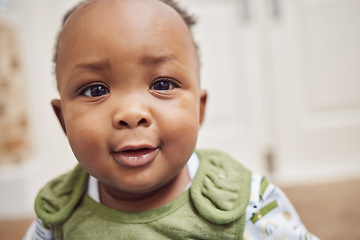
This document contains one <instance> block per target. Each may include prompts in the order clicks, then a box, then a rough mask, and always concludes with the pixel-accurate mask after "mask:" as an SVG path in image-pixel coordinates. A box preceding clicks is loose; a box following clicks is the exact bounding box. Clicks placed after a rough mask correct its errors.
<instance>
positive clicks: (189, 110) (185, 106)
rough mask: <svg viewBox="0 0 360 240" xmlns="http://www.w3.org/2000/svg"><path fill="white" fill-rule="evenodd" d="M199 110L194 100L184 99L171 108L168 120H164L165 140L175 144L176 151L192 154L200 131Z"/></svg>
mask: <svg viewBox="0 0 360 240" xmlns="http://www.w3.org/2000/svg"><path fill="white" fill-rule="evenodd" d="M186 100H187V101H186ZM198 108H199V107H198V106H197V104H194V100H193V98H190V99H183V101H179V102H178V103H177V104H176V105H175V106H173V108H170V109H172V110H171V111H169V112H168V118H167V119H165V118H163V123H162V125H163V128H162V129H163V134H164V135H165V136H163V137H164V140H165V141H166V140H167V141H168V142H169V143H173V144H174V145H175V146H173V147H174V148H176V149H179V150H181V151H185V152H191V153H192V152H193V150H194V148H195V145H196V141H197V136H198V130H199V109H198Z"/></svg>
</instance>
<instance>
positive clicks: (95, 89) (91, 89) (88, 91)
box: [81, 84, 110, 97]
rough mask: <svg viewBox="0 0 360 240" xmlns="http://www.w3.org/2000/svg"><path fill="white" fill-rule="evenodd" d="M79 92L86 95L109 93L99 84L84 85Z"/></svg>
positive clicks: (96, 95) (94, 95)
mask: <svg viewBox="0 0 360 240" xmlns="http://www.w3.org/2000/svg"><path fill="white" fill-rule="evenodd" d="M81 93H82V94H83V95H85V96H88V97H100V96H103V95H106V94H109V93H110V90H109V89H108V88H107V87H106V86H104V85H101V84H94V85H90V86H87V87H86V86H85V87H84V89H83V90H82V91H81Z"/></svg>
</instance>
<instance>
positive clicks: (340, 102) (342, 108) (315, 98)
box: [268, 0, 360, 181]
mask: <svg viewBox="0 0 360 240" xmlns="http://www.w3.org/2000/svg"><path fill="white" fill-rule="evenodd" d="M272 2H273V3H274V2H275V3H277V6H276V7H277V11H275V12H276V13H277V14H275V16H274V17H272V18H269V32H268V33H269V36H270V38H269V40H270V41H269V48H270V49H271V59H272V60H273V61H272V63H270V64H271V67H270V68H271V69H272V79H271V81H270V84H271V85H274V88H273V90H274V91H273V92H272V93H271V97H272V98H273V99H275V104H273V106H274V108H273V111H274V114H273V116H274V118H273V123H274V125H273V126H274V128H275V129H276V131H274V132H273V135H272V138H273V140H274V143H276V144H275V146H276V153H277V157H278V158H277V159H278V174H279V178H280V179H292V180H295V181H296V180H300V179H307V180H310V179H315V178H317V179H323V180H326V179H328V180H333V179H334V178H337V177H349V176H360V1H359V0H284V1H280V0H277V1H272ZM273 9H274V8H273Z"/></svg>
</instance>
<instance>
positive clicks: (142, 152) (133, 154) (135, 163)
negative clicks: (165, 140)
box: [113, 147, 158, 167]
mask: <svg viewBox="0 0 360 240" xmlns="http://www.w3.org/2000/svg"><path fill="white" fill-rule="evenodd" d="M157 153H158V148H146V147H145V148H134V149H127V150H126V149H125V150H122V151H118V152H114V153H113V156H114V159H115V161H116V162H118V163H119V164H121V165H123V166H127V167H141V166H144V165H147V164H149V163H151V162H152V161H153V160H154V159H155V157H156V155H157Z"/></svg>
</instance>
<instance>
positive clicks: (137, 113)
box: [52, 0, 206, 193]
mask: <svg viewBox="0 0 360 240" xmlns="http://www.w3.org/2000/svg"><path fill="white" fill-rule="evenodd" d="M56 75H57V80H58V87H59V92H60V96H61V100H54V101H53V102H52V104H53V107H54V109H55V111H56V113H57V115H58V117H59V120H60V121H61V123H62V126H63V128H64V130H65V132H66V134H67V136H68V139H69V142H70V145H71V148H72V150H73V152H74V154H75V156H76V158H77V160H78V161H79V163H80V164H81V166H82V167H83V168H84V169H85V170H86V171H87V172H88V173H90V174H91V175H93V176H95V177H96V178H98V179H99V180H100V181H101V182H102V183H104V184H107V185H109V186H112V187H114V188H116V189H119V190H121V191H126V192H134V193H141V192H147V191H152V190H155V189H157V188H159V187H160V186H163V185H164V184H166V183H167V182H168V181H170V180H171V179H172V178H174V177H175V176H176V175H177V174H178V173H179V172H180V171H181V170H182V169H183V168H184V166H185V164H186V161H187V160H188V159H189V157H190V156H191V154H192V153H193V151H194V148H195V145H196V141H197V134H198V129H199V127H200V124H201V122H202V119H203V115H204V108H205V101H206V93H205V92H202V91H200V89H199V79H198V78H199V66H198V61H197V56H196V51H195V47H194V44H193V42H192V38H191V35H190V32H189V30H188V28H187V26H186V24H185V23H184V22H183V21H182V19H181V17H180V16H178V15H177V13H176V12H175V11H174V10H173V9H171V8H170V7H168V6H167V5H165V4H163V3H160V2H158V1H149V0H136V1H135V0H125V1H101V2H98V3H92V4H90V5H88V6H85V7H82V8H80V9H79V10H77V11H76V12H75V13H74V14H73V15H72V16H71V17H70V19H69V20H68V22H67V23H66V25H65V27H64V30H63V33H62V36H61V40H60V43H59V48H58V59H57V67H56Z"/></svg>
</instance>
